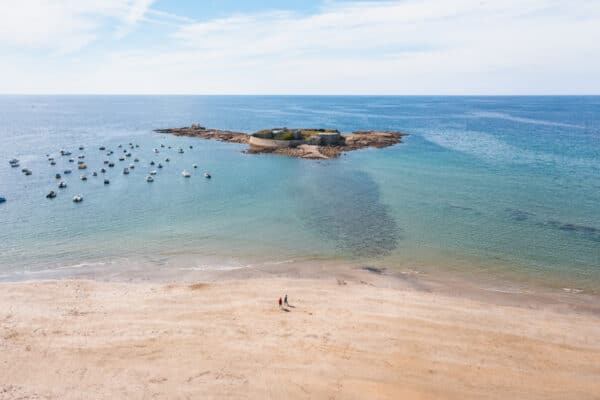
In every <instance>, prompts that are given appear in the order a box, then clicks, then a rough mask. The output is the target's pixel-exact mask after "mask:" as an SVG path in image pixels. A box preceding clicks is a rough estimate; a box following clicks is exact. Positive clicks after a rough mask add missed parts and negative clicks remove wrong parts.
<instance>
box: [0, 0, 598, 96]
mask: <svg viewBox="0 0 600 400" xmlns="http://www.w3.org/2000/svg"><path fill="white" fill-rule="evenodd" d="M111 1H112V3H113V9H115V10H116V9H119V10H120V12H119V13H118V15H119V16H118V17H115V15H117V13H115V14H111V15H112V17H113V18H116V19H118V20H119V21H122V24H124V26H134V25H135V24H136V23H143V22H157V21H159V22H160V23H163V24H169V25H173V29H174V30H172V32H171V34H170V35H169V36H167V37H164V38H163V39H162V40H161V41H158V42H155V43H154V44H153V48H136V49H129V50H120V51H118V52H112V53H109V54H99V55H97V59H96V60H88V62H83V61H82V63H81V64H79V65H77V64H76V65H70V68H71V70H70V71H71V73H75V74H78V75H79V77H80V78H81V80H82V81H83V82H85V86H84V88H85V89H82V87H81V86H79V87H77V88H73V90H74V91H80V92H81V91H85V92H107V91H108V92H120V93H407V94H414V93H423V94H429V93H440V94H444V93H452V94H461V93H465V94H474V93H489V94H509V93H518V94H519V93H521V94H524V93H582V92H586V93H591V92H595V93H599V92H600V78H599V77H598V74H597V72H596V71H597V70H598V69H600V45H598V44H597V41H596V38H598V37H600V2H598V1H588V0H575V1H572V2H569V3H565V2H564V1H559V0H504V1H502V2H499V1H482V0H455V1H452V2H450V1H446V0H422V1H417V0H396V1H380V2H371V1H364V2H342V3H336V2H333V3H331V2H328V3H324V6H323V8H322V9H321V10H319V11H318V12H317V13H314V14H310V15H306V14H298V13H294V12H290V11H286V10H279V11H271V12H266V13H258V14H236V15H231V16H229V17H226V18H219V19H213V20H207V21H204V22H193V21H191V20H189V19H188V18H186V17H182V16H177V15H173V14H169V13H165V12H162V11H158V10H152V9H149V8H148V7H149V5H150V4H149V2H146V1H142V2H141V3H139V4H138V7H140V8H139V9H136V8H135V7H131V4H130V2H125V1H124V0H123V1H119V0H111ZM117 3H118V4H117ZM124 3H126V4H125V5H124ZM99 4H100V3H99ZM102 4H103V5H104V4H107V3H106V2H104V1H103V2H102ZM141 9H143V10H145V11H143V12H139V10H141ZM135 10H138V11H135ZM128 16H132V17H131V18H129V17H128ZM80 18H86V17H85V14H84V15H83V16H82V17H80ZM79 20H80V19H77V18H76V19H74V20H73V21H75V22H77V21H79ZM73 21H71V22H73ZM132 21H133V22H132ZM69 30H75V31H78V32H80V33H83V34H84V37H85V35H86V34H87V35H94V34H97V33H96V32H97V31H95V30H94V29H91V30H85V29H81V28H79V27H78V24H74V27H72V28H69ZM1 38H2V34H1V33H0V40H1ZM93 61H95V62H93ZM98 65H101V67H98ZM73 68H75V70H73ZM62 72H63V71H61V72H60V73H59V75H60V74H62ZM40 74H43V73H42V72H40ZM0 79H2V78H1V77H0ZM67 86H68V85H67ZM44 87H45V86H44ZM40 90H42V89H40ZM47 90H48V91H50V92H52V91H55V92H56V91H57V90H56V89H54V90H53V89H51V88H47Z"/></svg>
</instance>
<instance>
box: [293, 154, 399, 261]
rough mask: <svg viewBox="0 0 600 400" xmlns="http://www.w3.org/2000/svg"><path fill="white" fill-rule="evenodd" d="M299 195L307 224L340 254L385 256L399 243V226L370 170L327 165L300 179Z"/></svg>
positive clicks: (299, 206) (301, 215)
mask: <svg viewBox="0 0 600 400" xmlns="http://www.w3.org/2000/svg"><path fill="white" fill-rule="evenodd" d="M298 195H299V196H300V197H301V201H298V202H297V204H298V213H299V216H300V217H301V219H302V220H303V221H304V223H305V225H306V227H307V228H308V229H309V230H310V231H313V232H315V233H316V234H318V235H319V236H320V237H321V238H322V239H323V240H324V241H328V242H330V243H332V244H333V245H334V247H335V249H336V251H337V252H339V253H340V254H344V255H348V254H350V255H351V256H353V257H357V258H358V257H383V256H386V255H388V254H390V253H391V252H392V251H393V250H394V249H395V248H396V247H397V246H398V241H399V240H400V229H399V227H398V225H397V223H396V221H395V220H394V218H393V217H392V216H391V215H390V213H389V210H388V207H387V206H386V205H385V204H383V203H382V202H381V198H380V192H379V187H378V185H377V183H376V182H375V181H374V180H373V178H372V177H371V176H370V175H369V174H367V173H365V172H362V171H356V170H345V169H343V168H342V169H339V168H336V167H335V166H333V167H332V168H328V166H324V167H323V168H322V173H320V174H310V175H307V176H306V177H304V179H300V180H299V187H298Z"/></svg>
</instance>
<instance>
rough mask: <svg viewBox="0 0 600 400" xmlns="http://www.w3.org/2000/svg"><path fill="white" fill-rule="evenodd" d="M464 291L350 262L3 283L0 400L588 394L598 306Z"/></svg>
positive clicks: (598, 360)
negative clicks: (323, 269)
mask: <svg viewBox="0 0 600 400" xmlns="http://www.w3.org/2000/svg"><path fill="white" fill-rule="evenodd" d="M285 293H287V294H288V295H289V298H290V304H291V305H292V306H293V307H288V308H287V310H288V311H284V310H281V309H279V307H278V306H277V300H278V298H279V297H280V296H283V295H284V294H285ZM474 293H475V292H472V291H468V290H456V289H454V290H444V284H443V283H440V282H437V283H436V282H426V281H423V282H422V281H420V280H416V279H412V278H405V279H402V278H401V277H400V278H399V277H396V276H388V275H386V274H379V273H378V272H377V271H370V272H369V271H363V270H352V271H339V272H336V273H333V274H319V273H318V272H315V273H312V274H308V275H305V276H285V275H276V276H270V277H269V276H265V274H258V275H254V276H242V275H241V272H236V273H233V274H230V275H228V276H227V278H226V279H224V278H223V276H210V277H207V279H206V280H205V281H204V282H197V283H194V284H184V283H176V284H166V283H160V282H146V283H143V282H138V283H120V282H98V281H90V280H60V281H31V282H21V283H3V284H0V399H3V400H4V399H22V398H32V399H34V398H35V399H38V398H39V399H45V398H49V399H81V398H90V399H91V398H93V399H109V398H110V399H125V398H127V399H149V398H158V399H172V398H181V399H186V398H189V399H196V398H254V399H268V398H292V399H296V398H306V399H309V398H327V399H329V398H335V399H365V398H369V399H398V398H407V399H410V398H415V399H438V398H448V399H494V398H497V399H506V398H519V399H549V398H550V399H552V398H555V399H597V398H599V396H600V313H598V312H597V311H598V310H597V305H596V306H593V305H590V307H589V309H586V308H585V307H583V305H584V304H577V303H576V304H574V305H572V304H567V303H565V301H566V300H568V299H565V298H556V299H555V301H553V302H550V301H546V298H545V297H536V299H535V301H534V300H531V301H528V300H527V299H524V298H518V296H516V295H513V294H507V293H504V294H498V293H495V294H493V295H490V296H479V295H475V294H474Z"/></svg>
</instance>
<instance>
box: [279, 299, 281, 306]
mask: <svg viewBox="0 0 600 400" xmlns="http://www.w3.org/2000/svg"><path fill="white" fill-rule="evenodd" d="M279 308H281V297H280V298H279Z"/></svg>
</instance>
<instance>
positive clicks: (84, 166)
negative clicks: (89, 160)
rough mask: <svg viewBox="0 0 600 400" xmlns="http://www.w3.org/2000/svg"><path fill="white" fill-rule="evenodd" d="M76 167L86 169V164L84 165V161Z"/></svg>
mask: <svg viewBox="0 0 600 400" xmlns="http://www.w3.org/2000/svg"><path fill="white" fill-rule="evenodd" d="M77 168H79V169H86V168H87V165H86V164H85V163H82V164H79V165H78V166H77Z"/></svg>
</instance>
